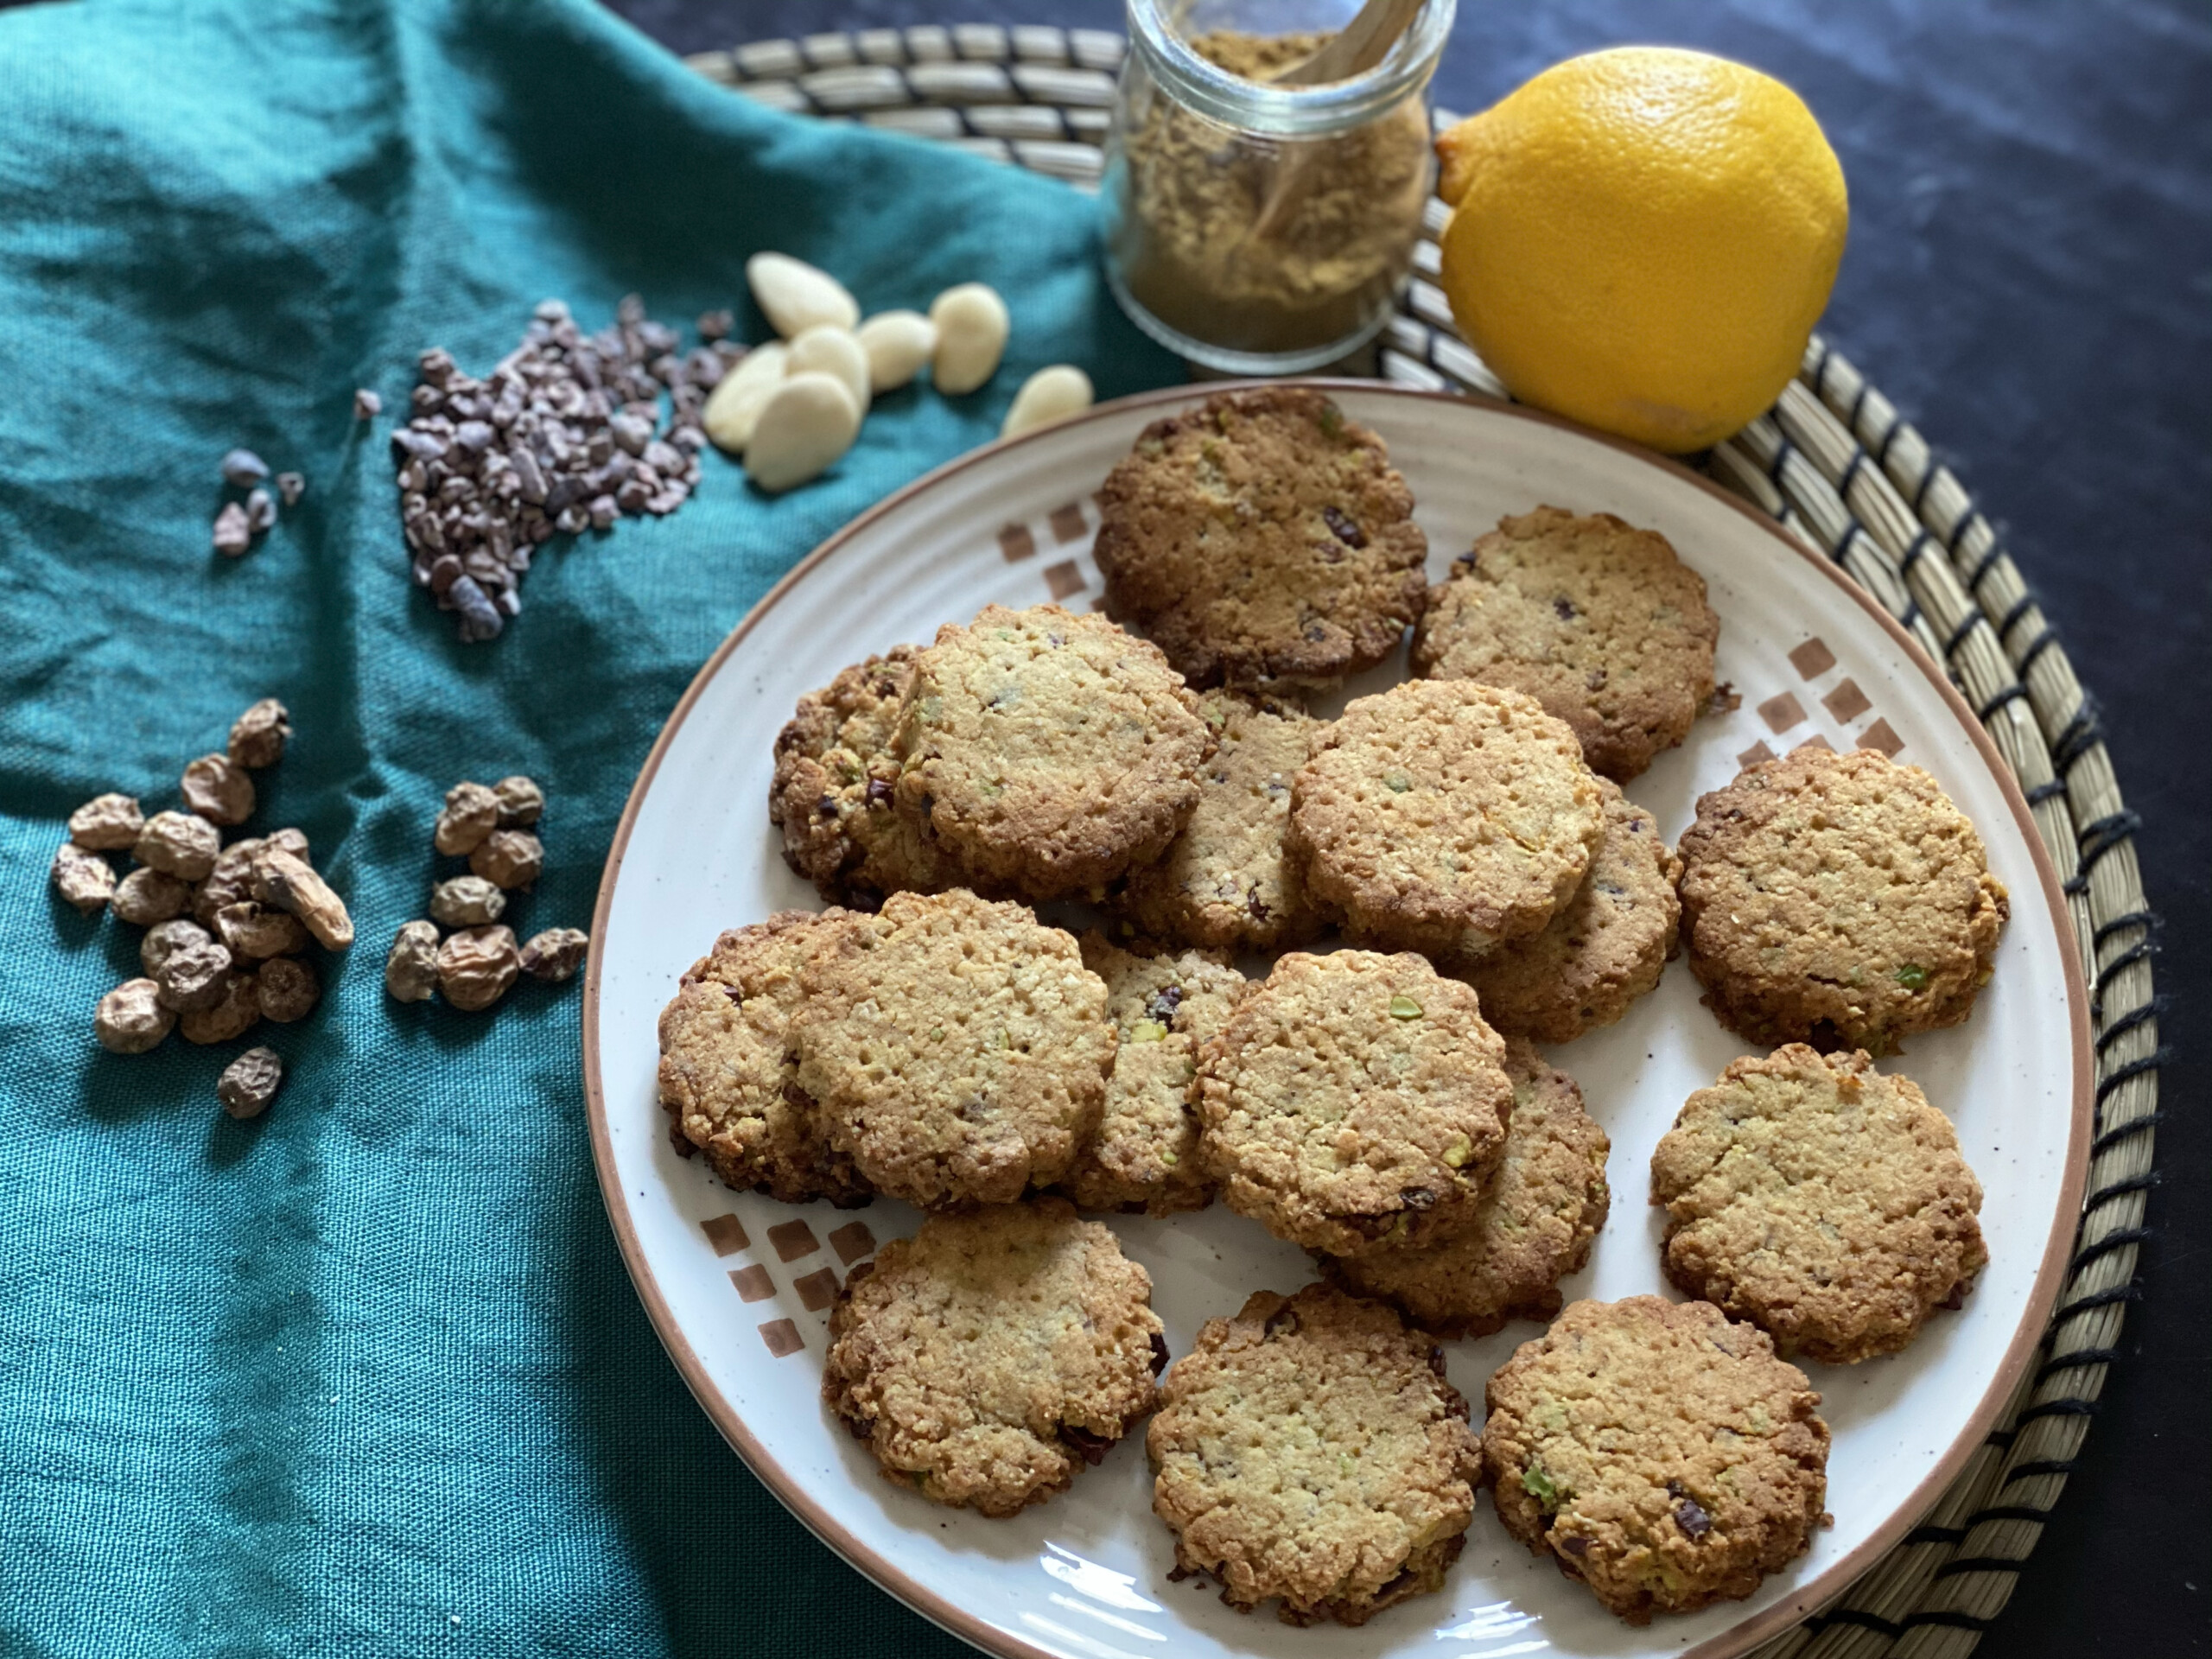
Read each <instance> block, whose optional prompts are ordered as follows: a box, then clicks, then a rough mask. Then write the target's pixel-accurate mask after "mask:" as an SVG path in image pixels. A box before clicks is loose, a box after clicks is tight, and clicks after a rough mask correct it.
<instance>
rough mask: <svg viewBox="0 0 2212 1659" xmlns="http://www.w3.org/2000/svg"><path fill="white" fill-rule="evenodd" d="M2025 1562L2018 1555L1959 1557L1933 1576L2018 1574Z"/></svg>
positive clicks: (1948, 1577) (1944, 1564)
mask: <svg viewBox="0 0 2212 1659" xmlns="http://www.w3.org/2000/svg"><path fill="white" fill-rule="evenodd" d="M2026 1565H2027V1562H2026V1560H2025V1559H2024V1557H2021V1556H2018V1555H1961V1556H1960V1557H1959V1558H1958V1559H1957V1560H1951V1561H1946V1562H1944V1563H1943V1565H1942V1566H1941V1567H1937V1568H1936V1572H1935V1574H1934V1576H1935V1577H1936V1578H1939V1579H1954V1578H1956V1577H1957V1576H1958V1575H1959V1574H1960V1573H2018V1571H2019V1570H2020V1569H2021V1568H2022V1567H2024V1566H2026Z"/></svg>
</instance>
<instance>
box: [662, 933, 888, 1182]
mask: <svg viewBox="0 0 2212 1659" xmlns="http://www.w3.org/2000/svg"><path fill="white" fill-rule="evenodd" d="M844 917H845V912H843V911H842V910H829V911H823V912H814V911H810V910H785V911H779V912H777V913H776V914H775V915H773V916H771V917H770V918H768V919H767V920H766V921H765V922H760V923H756V924H755V925H753V926H751V927H740V928H734V929H732V930H731V931H729V932H727V933H725V934H723V935H722V936H721V938H719V939H717V940H715V948H714V950H712V952H710V953H709V955H707V956H705V957H701V958H700V959H699V960H698V961H697V962H696V963H693V964H692V965H691V967H690V969H689V971H687V972H686V973H685V974H684V976H683V979H682V980H681V981H680V982H678V986H677V993H676V997H675V1000H674V1001H671V1002H670V1003H669V1005H668V1007H665V1008H664V1009H663V1010H662V1011H661V1016H660V1099H661V1104H662V1106H663V1107H664V1108H665V1109H666V1110H667V1112H668V1114H669V1117H670V1120H671V1128H672V1129H673V1130H674V1139H675V1141H676V1144H677V1149H678V1150H679V1151H681V1152H682V1153H683V1154H684V1155H685V1156H686V1157H689V1156H690V1155H691V1153H692V1152H693V1151H694V1150H695V1149H696V1151H698V1152H700V1153H702V1154H704V1155H705V1157H706V1160H707V1162H708V1164H709V1166H710V1167H712V1169H713V1170H714V1172H715V1174H717V1175H719V1176H721V1178H722V1179H723V1180H725V1181H727V1182H728V1183H729V1185H732V1186H734V1187H736V1188H738V1189H739V1190H741V1191H744V1190H747V1189H750V1188H753V1187H759V1188H761V1189H763V1190H765V1191H766V1192H767V1193H768V1195H769V1196H770V1197H771V1198H775V1199H778V1200H779V1201H780V1202H782V1203H785V1204H807V1203H810V1202H812V1201H813V1200H815V1199H817V1198H828V1199H829V1200H830V1201H831V1202H832V1203H834V1204H839V1205H857V1204H865V1203H866V1202H867V1201H868V1196H869V1189H868V1183H867V1182H866V1181H865V1180H864V1179H861V1174H860V1172H859V1171H858V1170H856V1169H855V1168H854V1166H853V1162H852V1160H851V1159H849V1158H848V1157H846V1156H845V1155H844V1154H842V1153H841V1152H838V1151H836V1149H835V1148H834V1147H831V1146H830V1144H829V1137H828V1135H827V1134H826V1133H825V1131H824V1128H823V1122H822V1117H821V1114H820V1112H819V1111H818V1110H817V1108H816V1106H815V1103H814V1102H813V1101H812V1100H810V1099H809V1098H808V1097H807V1096H806V1095H805V1093H804V1091H803V1090H800V1089H799V1087H798V1082H797V1080H796V1078H795V1077H794V1075H793V1066H792V1061H791V1015H792V1013H793V1012H794V1011H795V1010H796V1009H797V1007H798V1002H799V995H800V993H799V969H800V966H801V964H802V963H804V962H805V961H806V959H807V957H809V956H810V954H812V953H813V952H814V951H816V950H820V949H821V948H822V944H823V940H824V938H827V937H828V936H829V935H830V934H832V933H834V932H835V931H836V929H837V927H838V926H839V925H840V924H841V923H842V920H843V919H844Z"/></svg>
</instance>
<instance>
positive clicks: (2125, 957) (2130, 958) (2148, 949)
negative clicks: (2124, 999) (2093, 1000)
mask: <svg viewBox="0 0 2212 1659" xmlns="http://www.w3.org/2000/svg"><path fill="white" fill-rule="evenodd" d="M2158 950H2159V946H2158V940H2157V939H2156V938H2152V936H2151V935H2150V934H2148V933H2145V935H2144V936H2143V937H2142V938H2139V939H2138V940H2136V941H2135V943H2134V944H2131V945H2129V946H2128V947H2127V949H2126V950H2123V951H2121V952H2120V954H2119V955H2118V956H2116V957H2113V959H2112V960H2111V961H2110V962H2106V963H2099V964H2098V965H2097V981H2096V984H2097V992H2096V994H2097V996H2098V997H2099V999H2100V1000H2101V999H2102V997H2103V996H2104V992H2105V987H2106V986H2107V985H2108V984H2110V983H2111V982H2112V978H2113V975H2115V974H2117V973H2119V972H2120V969H2123V968H2133V966H2134V965H2135V964H2136V963H2139V962H2148V961H2150V959H2151V958H2152V957H2155V956H2157V955H2158Z"/></svg>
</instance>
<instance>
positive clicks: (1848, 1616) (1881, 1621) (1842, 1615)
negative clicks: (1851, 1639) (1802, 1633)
mask: <svg viewBox="0 0 2212 1659" xmlns="http://www.w3.org/2000/svg"><path fill="white" fill-rule="evenodd" d="M1831 1624H1849V1625H1852V1626H1853V1627H1854V1628H1855V1629H1858V1630H1874V1631H1877V1632H1878V1633H1879V1634H1881V1635H1883V1636H1886V1637H1889V1638H1890V1640H1891V1641H1892V1642H1894V1641H1896V1640H1897V1637H1901V1636H1903V1635H1904V1625H1902V1624H1891V1623H1890V1621H1889V1620H1888V1619H1886V1618H1883V1617H1882V1616H1881V1615H1880V1614H1879V1613H1862V1612H1860V1611H1859V1609H1857V1608H1856V1607H1838V1608H1836V1609H1835V1610H1834V1611H1831V1612H1826V1613H1816V1614H1815V1615H1814V1616H1813V1617H1812V1618H1808V1619H1807V1620H1806V1621H1805V1628H1806V1629H1807V1630H1826V1629H1827V1627H1828V1626H1829V1625H1831Z"/></svg>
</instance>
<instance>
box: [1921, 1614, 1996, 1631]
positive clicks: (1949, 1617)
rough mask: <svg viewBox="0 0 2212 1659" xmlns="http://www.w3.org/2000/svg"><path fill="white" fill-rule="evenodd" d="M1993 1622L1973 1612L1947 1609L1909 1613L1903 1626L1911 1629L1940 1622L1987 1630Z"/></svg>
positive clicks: (1958, 1627) (1955, 1627)
mask: <svg viewBox="0 0 2212 1659" xmlns="http://www.w3.org/2000/svg"><path fill="white" fill-rule="evenodd" d="M1993 1622H1994V1621H1993V1620H1990V1619H1986V1618H1975V1617H1974V1615H1973V1614H1972V1613H1955V1612H1951V1611H1948V1609H1946V1610H1941V1611H1936V1612H1932V1613H1907V1614H1906V1615H1905V1616H1904V1626H1903V1628H1904V1630H1912V1629H1914V1628H1915V1627H1916V1626H1918V1625H1922V1624H1940V1625H1942V1626H1943V1627H1944V1628H1945V1629H1947V1630H1987V1629H1988V1628H1989V1627H1990V1625H1991V1624H1993Z"/></svg>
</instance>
